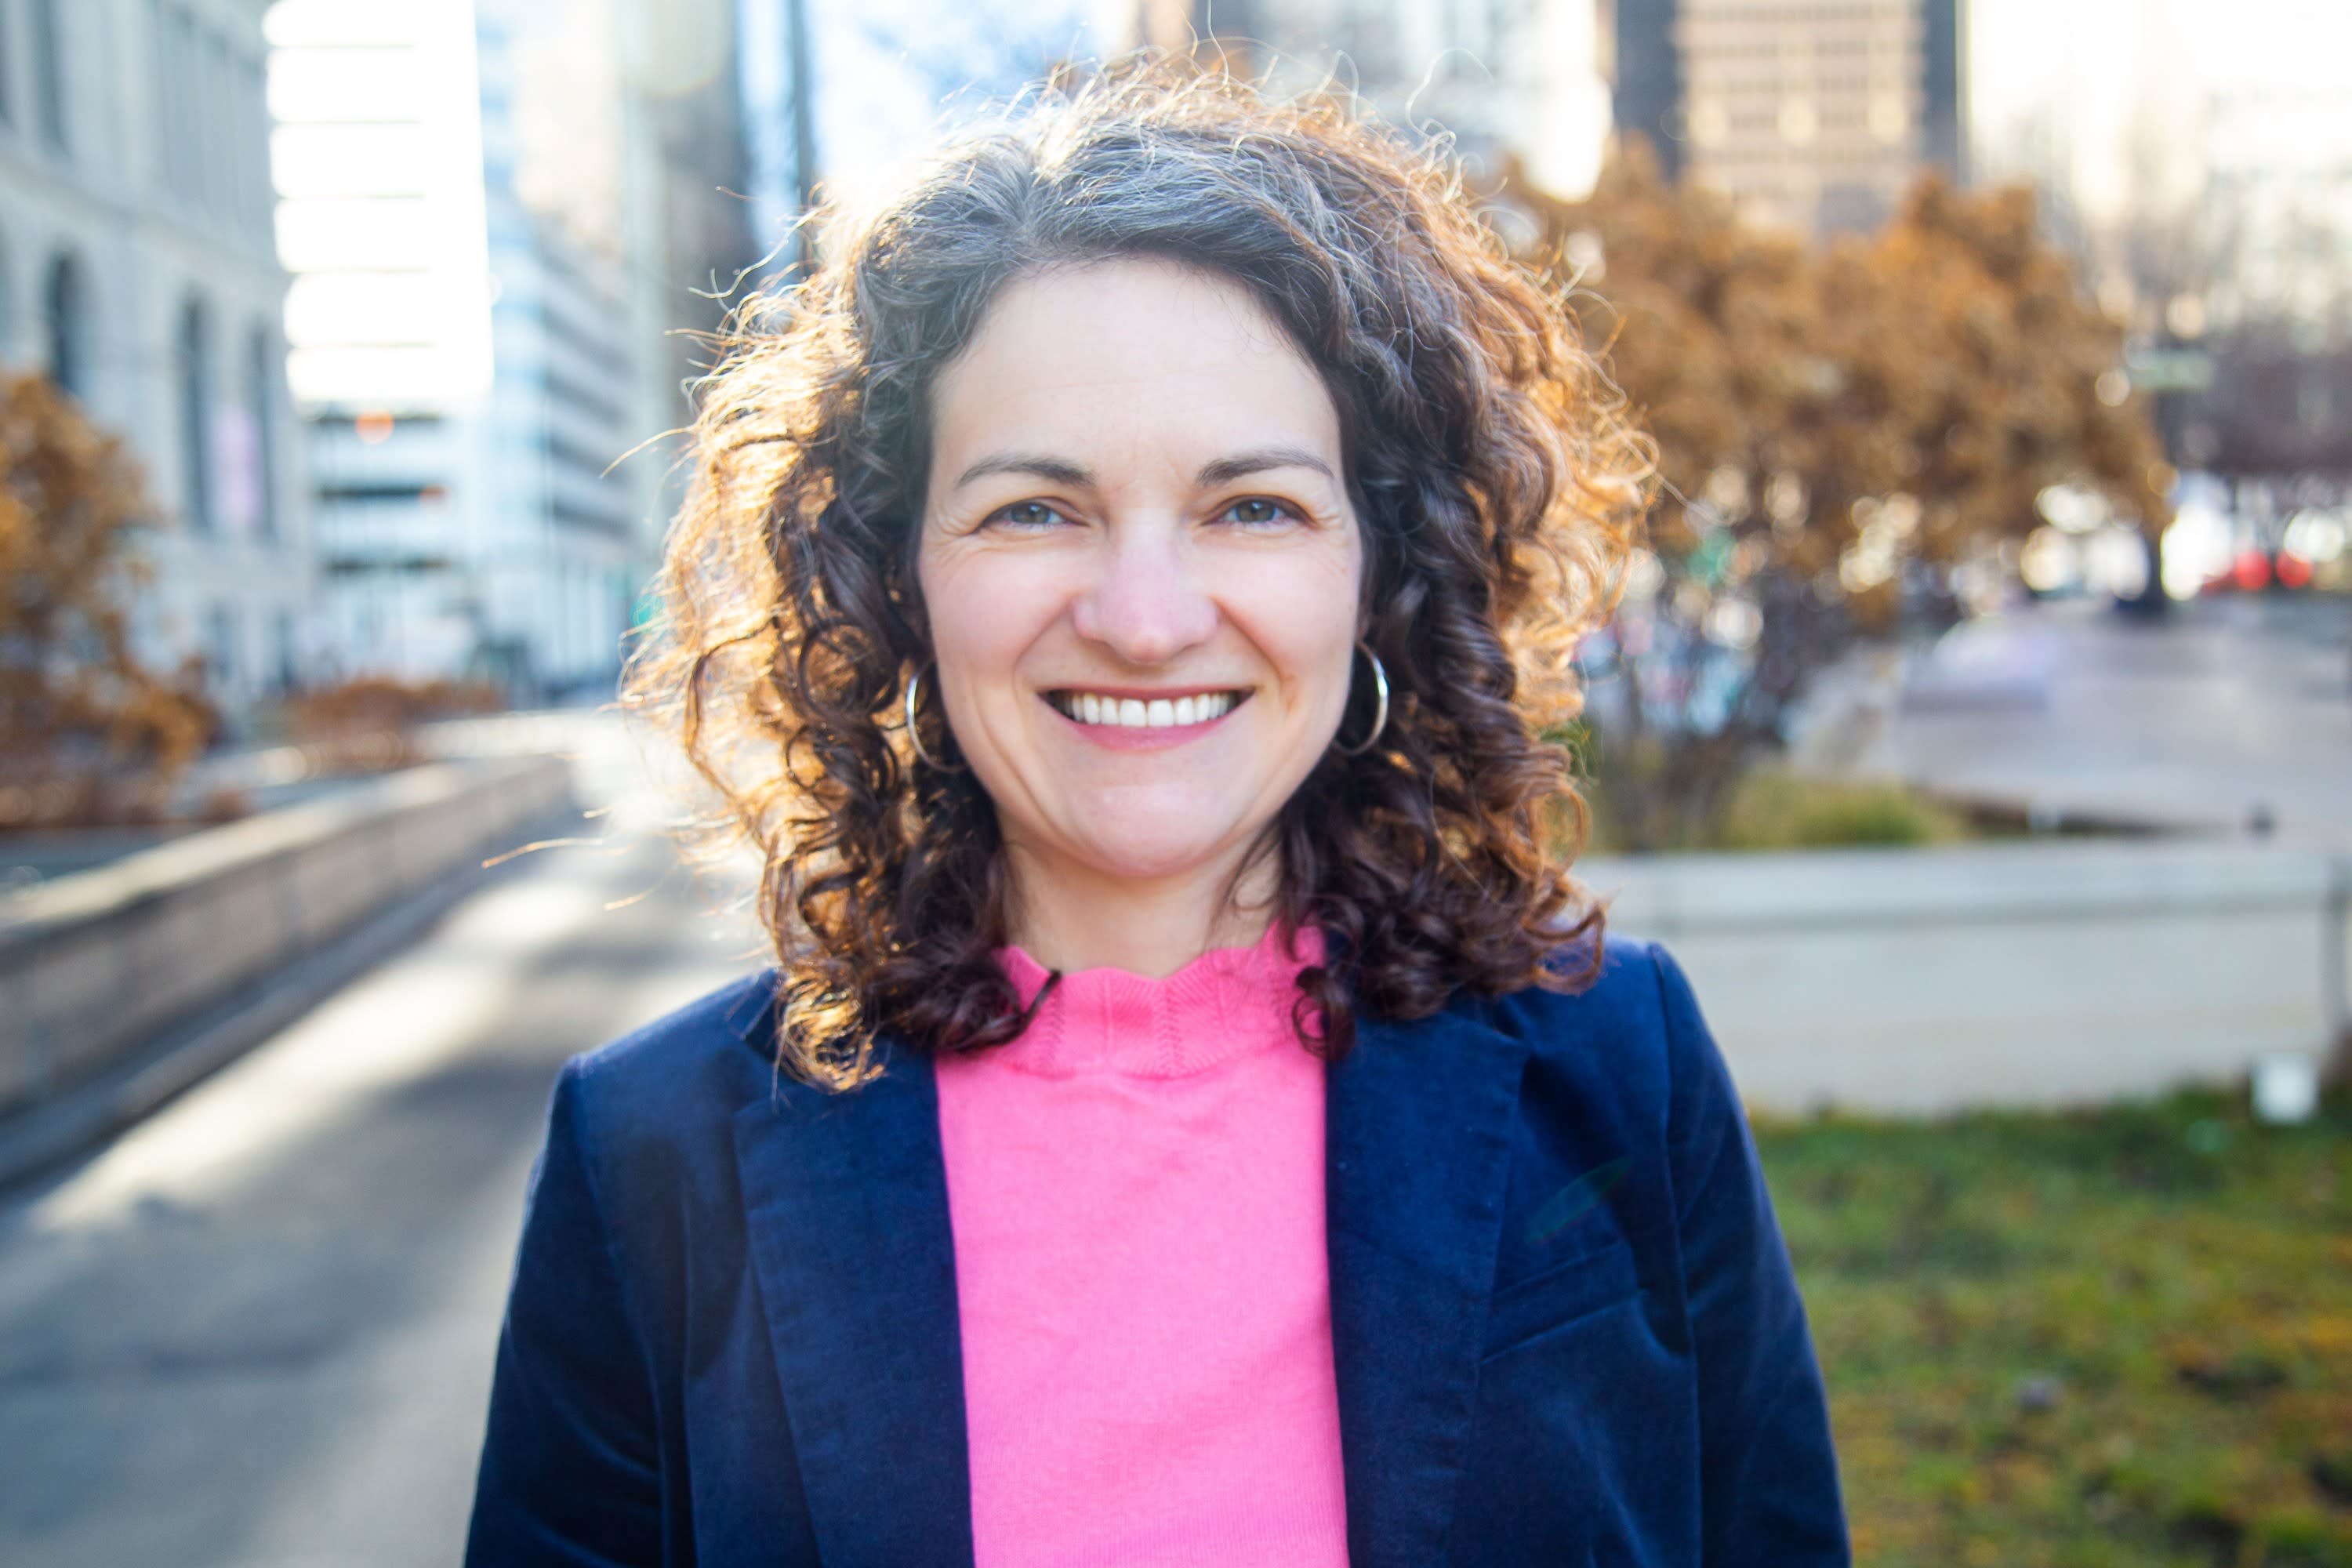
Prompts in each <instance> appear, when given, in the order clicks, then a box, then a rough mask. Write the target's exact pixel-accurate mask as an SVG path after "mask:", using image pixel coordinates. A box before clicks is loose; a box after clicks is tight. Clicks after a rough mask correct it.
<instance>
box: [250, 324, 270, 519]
mask: <svg viewBox="0 0 2352 1568" xmlns="http://www.w3.org/2000/svg"><path fill="white" fill-rule="evenodd" d="M245 376H246V394H245V406H246V409H247V413H248V414H249V415H250V416H252V419H253V486H254V496H253V524H254V528H255V530H256V531H257V532H258V533H259V534H260V535H261V537H262V538H264V539H275V538H277V537H278V448H277V446H276V441H277V437H278V432H277V429H276V426H277V423H278V420H277V413H278V397H277V388H278V376H277V366H276V365H275V364H274V363H272V359H271V355H270V351H269V329H268V327H256V328H254V329H253V334H252V336H251V337H250V338H248V339H247V341H246V354H245Z"/></svg>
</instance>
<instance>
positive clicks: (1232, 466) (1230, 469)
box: [956, 447, 1339, 489]
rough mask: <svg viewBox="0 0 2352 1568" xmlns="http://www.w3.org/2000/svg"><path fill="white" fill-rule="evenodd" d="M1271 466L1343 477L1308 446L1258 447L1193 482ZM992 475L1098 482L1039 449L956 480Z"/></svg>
mask: <svg viewBox="0 0 2352 1568" xmlns="http://www.w3.org/2000/svg"><path fill="white" fill-rule="evenodd" d="M1269 468H1307V469H1309V470H1311V471H1312V472H1315V473H1318V474H1320V475H1322V476H1323V477H1324V478H1325V479H1334V480H1336V479H1338V478H1339V476H1338V475H1336V474H1334V473H1333V472H1332V471H1331V465H1330V464H1328V463H1327V462H1325V461H1324V460H1323V459H1322V458H1318V457H1317V456H1316V455H1315V454H1314V453H1312V452H1310V451H1308V450H1307V448H1306V447H1253V448H1251V449H1250V450H1249V451H1246V452H1235V453H1233V454H1232V455H1230V456H1228V457H1223V458H1211V459H1210V460H1209V461H1208V462H1205V463H1203V464H1202V465H1201V471H1200V472H1199V473H1197V474H1195V475H1194V476H1193V477H1192V482H1193V484H1194V485H1196V486H1198V487H1199V488H1200V489H1209V488H1210V487H1212V486H1213V485H1223V484H1231V483H1232V482H1233V481H1234V480H1235V479H1243V478H1245V477H1246V476H1248V475H1251V474H1262V473H1265V471H1266V470H1268V469H1269ZM991 474H1031V475H1034V476H1035V477H1036V478H1038V479H1047V480H1051V481H1052V482H1053V483H1055V484H1057V485H1068V486H1070V487H1072V488H1073V489H1087V488H1088V487H1090V486H1092V485H1093V484H1094V482H1095V476H1094V471H1093V470H1092V469H1090V468H1087V466H1086V465H1085V464H1083V463H1073V462H1071V461H1070V460H1069V459H1068V458H1053V457H1047V456H1045V455H1044V454H1042V453H1036V452H1000V453H997V454H996V455H995V456H994V457H989V458H982V459H981V460H980V461H978V462H977V463H974V464H973V465H972V466H971V467H970V468H966V469H965V470H964V471H963V474H962V477H961V478H960V479H957V480H956V488H957V489H962V488H963V487H964V486H966V485H968V484H970V483H971V482H972V481H973V480H974V479H986V478H987V477H988V476H989V475H991Z"/></svg>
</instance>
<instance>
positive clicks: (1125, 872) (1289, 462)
mask: <svg viewBox="0 0 2352 1568" xmlns="http://www.w3.org/2000/svg"><path fill="white" fill-rule="evenodd" d="M932 397H933V406H932V414H933V428H934V432H935V434H934V437H933V446H932V451H931V473H930V484H929V493H928V496H927V498H926V502H925V509H924V520H923V532H922V538H921V542H920V552H919V559H918V572H919V575H920V578H921V581H922V590H923V597H924V601H925V603H926V605H927V606H928V608H929V616H930V627H931V636H932V641H933V651H934V653H935V654H936V656H937V658H938V661H939V664H938V673H937V676H936V679H937V680H938V684H939V692H940V699H941V700H943V701H944V703H945V705H946V711H947V718H948V722H949V724H950V726H951V727H952V729H953V731H954V732H955V741H956V744H957V746H958V747H959V748H960V749H961V752H962V754H963V756H964V757H965V758H966V759H967V760H968V761H969V762H970V763H971V768H972V772H973V773H974V774H975V775H976V776H977V778H978V780H979V782H980V784H982V787H983V788H985V789H986V790H987V791H988V793H989V795H990V797H991V798H992V800H993V801H994V802H995V804H996V808H997V815H998V819H999V821H1000V823H1001V824H1002V826H1003V832H1004V835H1005V838H1006V842H1007V844H1008V845H1009V846H1010V847H1012V849H1013V852H1014V854H1015V856H1016V858H1018V859H1019V860H1020V861H1022V862H1025V863H1027V864H1029V865H1033V866H1049V867H1059V868H1065V869H1066V870H1069V871H1074V872H1077V873H1079V874H1081V875H1092V876H1096V877H1108V878H1112V879H1121V880H1159V879H1173V878H1181V877H1185V876H1187V875H1190V874H1195V873H1199V872H1202V871H1204V870H1223V869H1224V868H1229V867H1231V866H1232V865H1233V864H1234V863H1235V862H1236V861H1237V860H1238V858H1240V856H1241V855H1242V854H1243V853H1244V852H1245V851H1246V850H1247V849H1248V848H1249V847H1250V846H1251V845H1252V844H1253V843H1254V842H1255V840H1256V838H1257V837H1258V836H1259V835H1260V834H1261V833H1262V832H1263V831H1264V830H1265V828H1266V827H1267V826H1268V825H1269V824H1271V823H1272V822H1273V820H1274V817H1275V815H1276V812H1277V811H1278V810H1280V808H1281V806H1282V804H1283V803H1284V802H1285V801H1286V800H1287V799H1288V798H1289V797H1290V795H1291V794H1292V792H1293V791H1295V790H1296V789H1297V787H1298V785H1299V784H1300V783H1301V781H1303V780H1304V779H1305V778H1306V776H1307V773H1308V772H1309V770H1311V769H1312V768H1313V767H1314V765H1315V763H1316V761H1317V759H1318V758H1319V757H1320V756H1321V755H1322V754H1323V752H1324V750H1325V748H1326V747H1328V745H1329V744H1330V742H1331V740H1332V737H1333V735H1334V733H1335V732H1336V731H1337V730H1338V728H1339V719H1340V715H1341V711H1342V710H1343V708H1344V707H1345V705H1346V701H1347V696H1348V684H1349V674H1350V668H1351V664H1352V661H1353V652H1352V650H1353V647H1354V644H1355V638H1356V635H1357V603H1358V583H1359V579H1360V575H1361V571H1362V561H1363V542H1362V539H1361V535H1360V531H1359V527H1358V523H1357V520H1356V515H1355V512H1354V510H1352V509H1351V508H1350V506H1349V501H1348V495H1347V488H1346V486H1345V484H1344V483H1343V481H1342V478H1341V474H1342V470H1341V468H1340V451H1339V412H1338V410H1337V408H1336V407H1334V405H1333V404H1332V401H1331V397H1330V395H1329V394H1328V392H1327V391H1326V390H1325V389H1324V386H1323V382H1322V379H1321V377H1320V376H1319V375H1318V374H1317V373H1316V371H1315V368H1314V367H1313V366H1312V365H1311V364H1309V363H1307V360H1306V359H1305V358H1304V357H1302V356H1301V355H1300V354H1299V353H1298V352H1297V350H1296V349H1294V348H1293V347H1292V346H1291V345H1290V342H1289V341H1288V339H1287V338H1286V336H1285V335H1284V333H1283V331H1282V330H1281V328H1280V327H1279V326H1278V325H1277V324H1276V322H1275V321H1274V320H1273V319H1272V318H1271V317H1270V316H1268V315H1267V314H1266V313H1265V310H1263V309H1262V308H1261V307H1260V306H1259V305H1258V304H1257V303H1256V301H1255V300H1254V299H1253V298H1252V297H1251V295H1250V294H1249V293H1248V292H1247V291H1246V290H1244V289H1243V288H1242V287H1240V286H1239V285H1237V284H1234V283H1232V282H1229V281H1226V280H1224V279H1219V278H1216V277H1213V276H1210V275H1207V274H1204V273H1202V272H1199V271H1195V270H1191V269H1188V268H1181V267H1178V266H1175V265H1173V264H1171V263H1166V262H1160V261H1155V260H1118V261H1109V262H1100V263H1095V264H1090V265H1087V266H1083V267H1066V268H1052V269H1049V270H1046V271H1043V272H1040V273H1036V274H1034V275H1032V276H1030V277H1027V278H1025V279H1020V280H1018V281H1016V282H1015V283H1013V285H1011V286H1010V287H1008V288H1007V289H1005V290H1004V292H1003V294H1001V295H1000V296H999V297H998V299H997V300H996V302H995V303H994V304H993V306H992V308H991V309H990V310H989V312H988V314H987V316H986V317H985V318H984V319H983V320H982V323H981V327H980V331H979V332H978V333H977V335H976V336H975V337H974V339H973V341H972V342H971V345H970V347H969V349H968V350H967V351H966V352H965V353H964V354H963V355H962V356H961V357H960V358H959V359H958V360H956V361H955V363H953V364H952V365H951V366H950V367H949V368H948V370H947V371H946V372H945V373H944V374H942V375H941V376H940V378H939V381H938V383H937V384H936V385H935V387H934V389H933V393H932Z"/></svg>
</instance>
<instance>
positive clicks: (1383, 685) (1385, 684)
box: [1331, 637, 1389, 757]
mask: <svg viewBox="0 0 2352 1568" xmlns="http://www.w3.org/2000/svg"><path fill="white" fill-rule="evenodd" d="M1356 646H1357V647H1360V648H1363V650H1364V657H1365V658H1369V659H1370V660H1371V661H1372V690H1373V692H1374V693H1375V694H1376V695H1377V698H1378V700H1377V701H1376V703H1375V704H1374V706H1373V709H1372V732H1371V733H1370V734H1369V735H1366V736H1365V737H1364V738H1363V739H1362V740H1360V741H1359V742H1356V743H1355V744H1354V745H1352V746H1341V745H1339V737H1338V736H1337V735H1334V736H1333V737H1332V738H1331V743H1332V745H1333V746H1334V747H1336V748H1337V749H1338V751H1339V754H1340V755H1341V756H1343V757H1360V756H1362V755H1363V754H1364V753H1365V752H1369V751H1370V750H1371V749H1372V744H1373V742H1376V741H1378V740H1379V739H1380V738H1381V731H1383V730H1385V729H1387V728H1388V727H1389V672H1388V670H1387V669H1386V668H1383V667H1382V665H1381V656H1380V655H1379V654H1376V653H1374V652H1373V651H1372V650H1371V648H1370V647H1368V646H1367V645H1366V644H1365V643H1364V641H1363V639H1362V638H1360V637H1359V638H1358V639H1357V640H1356Z"/></svg>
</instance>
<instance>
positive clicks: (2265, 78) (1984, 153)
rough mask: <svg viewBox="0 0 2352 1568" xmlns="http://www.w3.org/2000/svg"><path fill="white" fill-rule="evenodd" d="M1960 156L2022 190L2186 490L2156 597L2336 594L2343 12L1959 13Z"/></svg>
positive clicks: (2286, 6) (2298, 4) (2347, 415)
mask: <svg viewBox="0 0 2352 1568" xmlns="http://www.w3.org/2000/svg"><path fill="white" fill-rule="evenodd" d="M1971 15H1972V21H1971V33H1972V37H1971V40H1970V55H1971V58H1972V61H1973V63H1974V69H1973V70H1972V72H1971V78H1972V81H1971V100H1972V107H1971V118H1970V124H1971V132H1972V135H1971V143H1972V144H1971V149H1970V158H1971V161H1972V163H1974V164H1975V166H1976V168H1977V170H1978V172H1979V174H1980V176H1982V177H1985V178H1990V179H2001V180H2009V179H2021V180H2027V181H2031V182H2032V184H2035V185H2036V186H2037V187H2038V188H2039V190H2040V192H2041V193H2042V206H2043V213H2044V218H2045V222H2046V224H2047V226H2049V227H2050V228H2051V230H2052V231H2053V233H2054V234H2056V235H2057V236H2058V237H2061V238H2062V239H2063V240H2064V241H2066V242H2067V243H2068V244H2069V245H2070V247H2072V248H2073V249H2074V252H2075V254H2076V255H2077V256H2078V257H2079V258H2080V260H2081V264H2082V266H2083V268H2084V276H2085V279H2086V281H2087V282H2088V284H2089V286H2090V287H2092V288H2094V289H2095V290H2096V291H2097V294H2098V297H2099V300H2100V302H2101V303H2102V304H2103V305H2104V306H2105V308H2106V310H2107V311H2108V313H2109V314H2110V315H2112V316H2113V317H2115V318H2116V320H2117V321H2120V322H2123V323H2125V325H2126V328H2127V330H2128V331H2129V334H2130V342H2131V353H2130V360H2129V368H2130V374H2129V380H2128V385H2124V384H2118V387H2117V394H2118V395H2124V394H2126V393H2127V392H2128V391H2130V390H2133V389H2137V390H2139V391H2142V392H2146V393H2148V394H2150V395H2153V397H2154V399H2155V405H2156V414H2157V419H2158V427H2159V429H2160V430H2161V432H2162V433H2163V436H2164V438H2165V442H2166V446H2167V448H2168V455H2169V457H2170V458H2171V461H2172V462H2173V463H2174V465H2175V466H2176V467H2177V468H2179V469H2181V470H2182V471H2183V473H2184V474H2185V475H2186V476H2187V477H2186V478H2185V479H2184V480H2183V482H2182V485H2181V488H2180V489H2179V491H2178V493H2177V494H2176V496H2175V500H2176V504H2177V506H2178V509H2179V516H2178V518H2177V520H2176V521H2175V523H2174V524H2173V527H2172V530H2171V531H2170V532H2169V533H2168V535H2167V537H2166V542H2165V578H2166V582H2167V584H2168V587H2169V588H2170V589H2171V590H2172V591H2173V592H2175V593H2194V592H2197V591H2199V589H2200V585H2201V584H2206V583H2208V582H2210V581H2212V580H2214V579H2216V578H2217V577H2227V578H2231V579H2234V580H2235V581H2236V583H2237V584H2238V585H2240V586H2248V587H2259V586H2266V585H2268V584H2271V583H2272V582H2273V581H2275V582H2277V583H2279V584H2284V585H2286V586H2290V587H2292V586H2297V585H2300V584H2304V583H2306V582H2311V581H2314V580H2315V579H2318V580H2325V579H2326V578H2328V577H2329V576H2331V575H2336V576H2340V568H2339V569H2338V570H2337V571H2336V572H2335V573H2332V574H2331V572H2330V571H2329V570H2328V569H2329V568H2331V567H2332V566H2335V565H2336V563H2340V562H2341V561H2342V560H2343V559H2344V558H2345V552H2346V551H2347V537H2352V266H2347V259H2346V258H2347V257H2352V76H2347V74H2346V72H2345V70H2344V67H2343V60H2344V58H2345V56H2346V52H2347V49H2352V10H2347V8H2345V7H2343V6H2338V5H2313V4H2310V3H2308V0H2241V3H2240V4H2238V5H2232V6H2231V7H2229V8H2228V9H2227V10H2226V11H2217V10H2216V9H2215V8H2214V7H2212V6H2210V5H2206V4H2203V3H2202V0H1974V9H1973V11H1972V14H1971Z"/></svg>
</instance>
